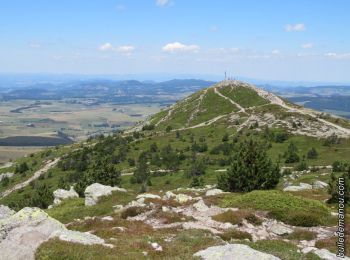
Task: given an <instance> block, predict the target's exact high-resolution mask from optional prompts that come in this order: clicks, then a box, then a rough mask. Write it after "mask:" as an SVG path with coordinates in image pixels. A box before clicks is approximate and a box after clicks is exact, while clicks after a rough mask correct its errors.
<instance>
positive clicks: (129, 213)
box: [120, 207, 146, 219]
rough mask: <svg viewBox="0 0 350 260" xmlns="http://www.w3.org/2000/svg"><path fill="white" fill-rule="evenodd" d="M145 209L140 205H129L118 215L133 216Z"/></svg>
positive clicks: (123, 217)
mask: <svg viewBox="0 0 350 260" xmlns="http://www.w3.org/2000/svg"><path fill="white" fill-rule="evenodd" d="M145 211H146V209H145V208H142V207H130V208H127V209H124V210H123V211H122V212H121V214H120V217H121V218H122V219H127V218H128V217H135V216H137V215H140V214H141V213H143V212H145Z"/></svg>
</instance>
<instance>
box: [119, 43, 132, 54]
mask: <svg viewBox="0 0 350 260" xmlns="http://www.w3.org/2000/svg"><path fill="white" fill-rule="evenodd" d="M115 50H116V51H117V52H119V53H122V54H126V55H130V54H131V53H133V51H134V50H135V47H134V46H131V45H124V46H119V47H117V48H116V49H115Z"/></svg>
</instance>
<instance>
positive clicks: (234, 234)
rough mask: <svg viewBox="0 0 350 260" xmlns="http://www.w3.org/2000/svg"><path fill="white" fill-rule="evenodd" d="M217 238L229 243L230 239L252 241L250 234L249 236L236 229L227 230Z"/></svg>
mask: <svg viewBox="0 0 350 260" xmlns="http://www.w3.org/2000/svg"><path fill="white" fill-rule="evenodd" d="M219 236H220V237H221V238H222V239H223V240H225V241H228V242H229V241H231V240H232V239H239V240H244V239H249V240H250V241H251V240H252V235H251V234H249V233H248V232H244V231H239V230H236V229H230V230H227V231H225V232H224V233H222V234H220V235H219Z"/></svg>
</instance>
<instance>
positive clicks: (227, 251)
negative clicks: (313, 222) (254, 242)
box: [193, 244, 280, 260]
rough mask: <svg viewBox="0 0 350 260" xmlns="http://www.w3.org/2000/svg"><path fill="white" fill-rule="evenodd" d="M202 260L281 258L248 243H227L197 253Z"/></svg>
mask: <svg viewBox="0 0 350 260" xmlns="http://www.w3.org/2000/svg"><path fill="white" fill-rule="evenodd" d="M193 256H195V257H199V258H200V259H202V260H232V259H234V260H257V259H259V260H278V259H280V258H278V257H276V256H273V255H270V254H267V253H263V252H260V251H257V250H255V249H252V248H251V247H249V246H247V245H242V244H227V245H224V246H212V247H208V248H207V249H204V250H201V251H199V252H197V253H195V254H194V255H193Z"/></svg>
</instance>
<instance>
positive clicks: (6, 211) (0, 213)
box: [0, 205, 16, 219]
mask: <svg viewBox="0 0 350 260" xmlns="http://www.w3.org/2000/svg"><path fill="white" fill-rule="evenodd" d="M15 213H16V212H15V211H14V210H12V209H10V208H9V207H7V206H5V205H0V219H3V218H8V217H10V216H12V215H13V214H15Z"/></svg>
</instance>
